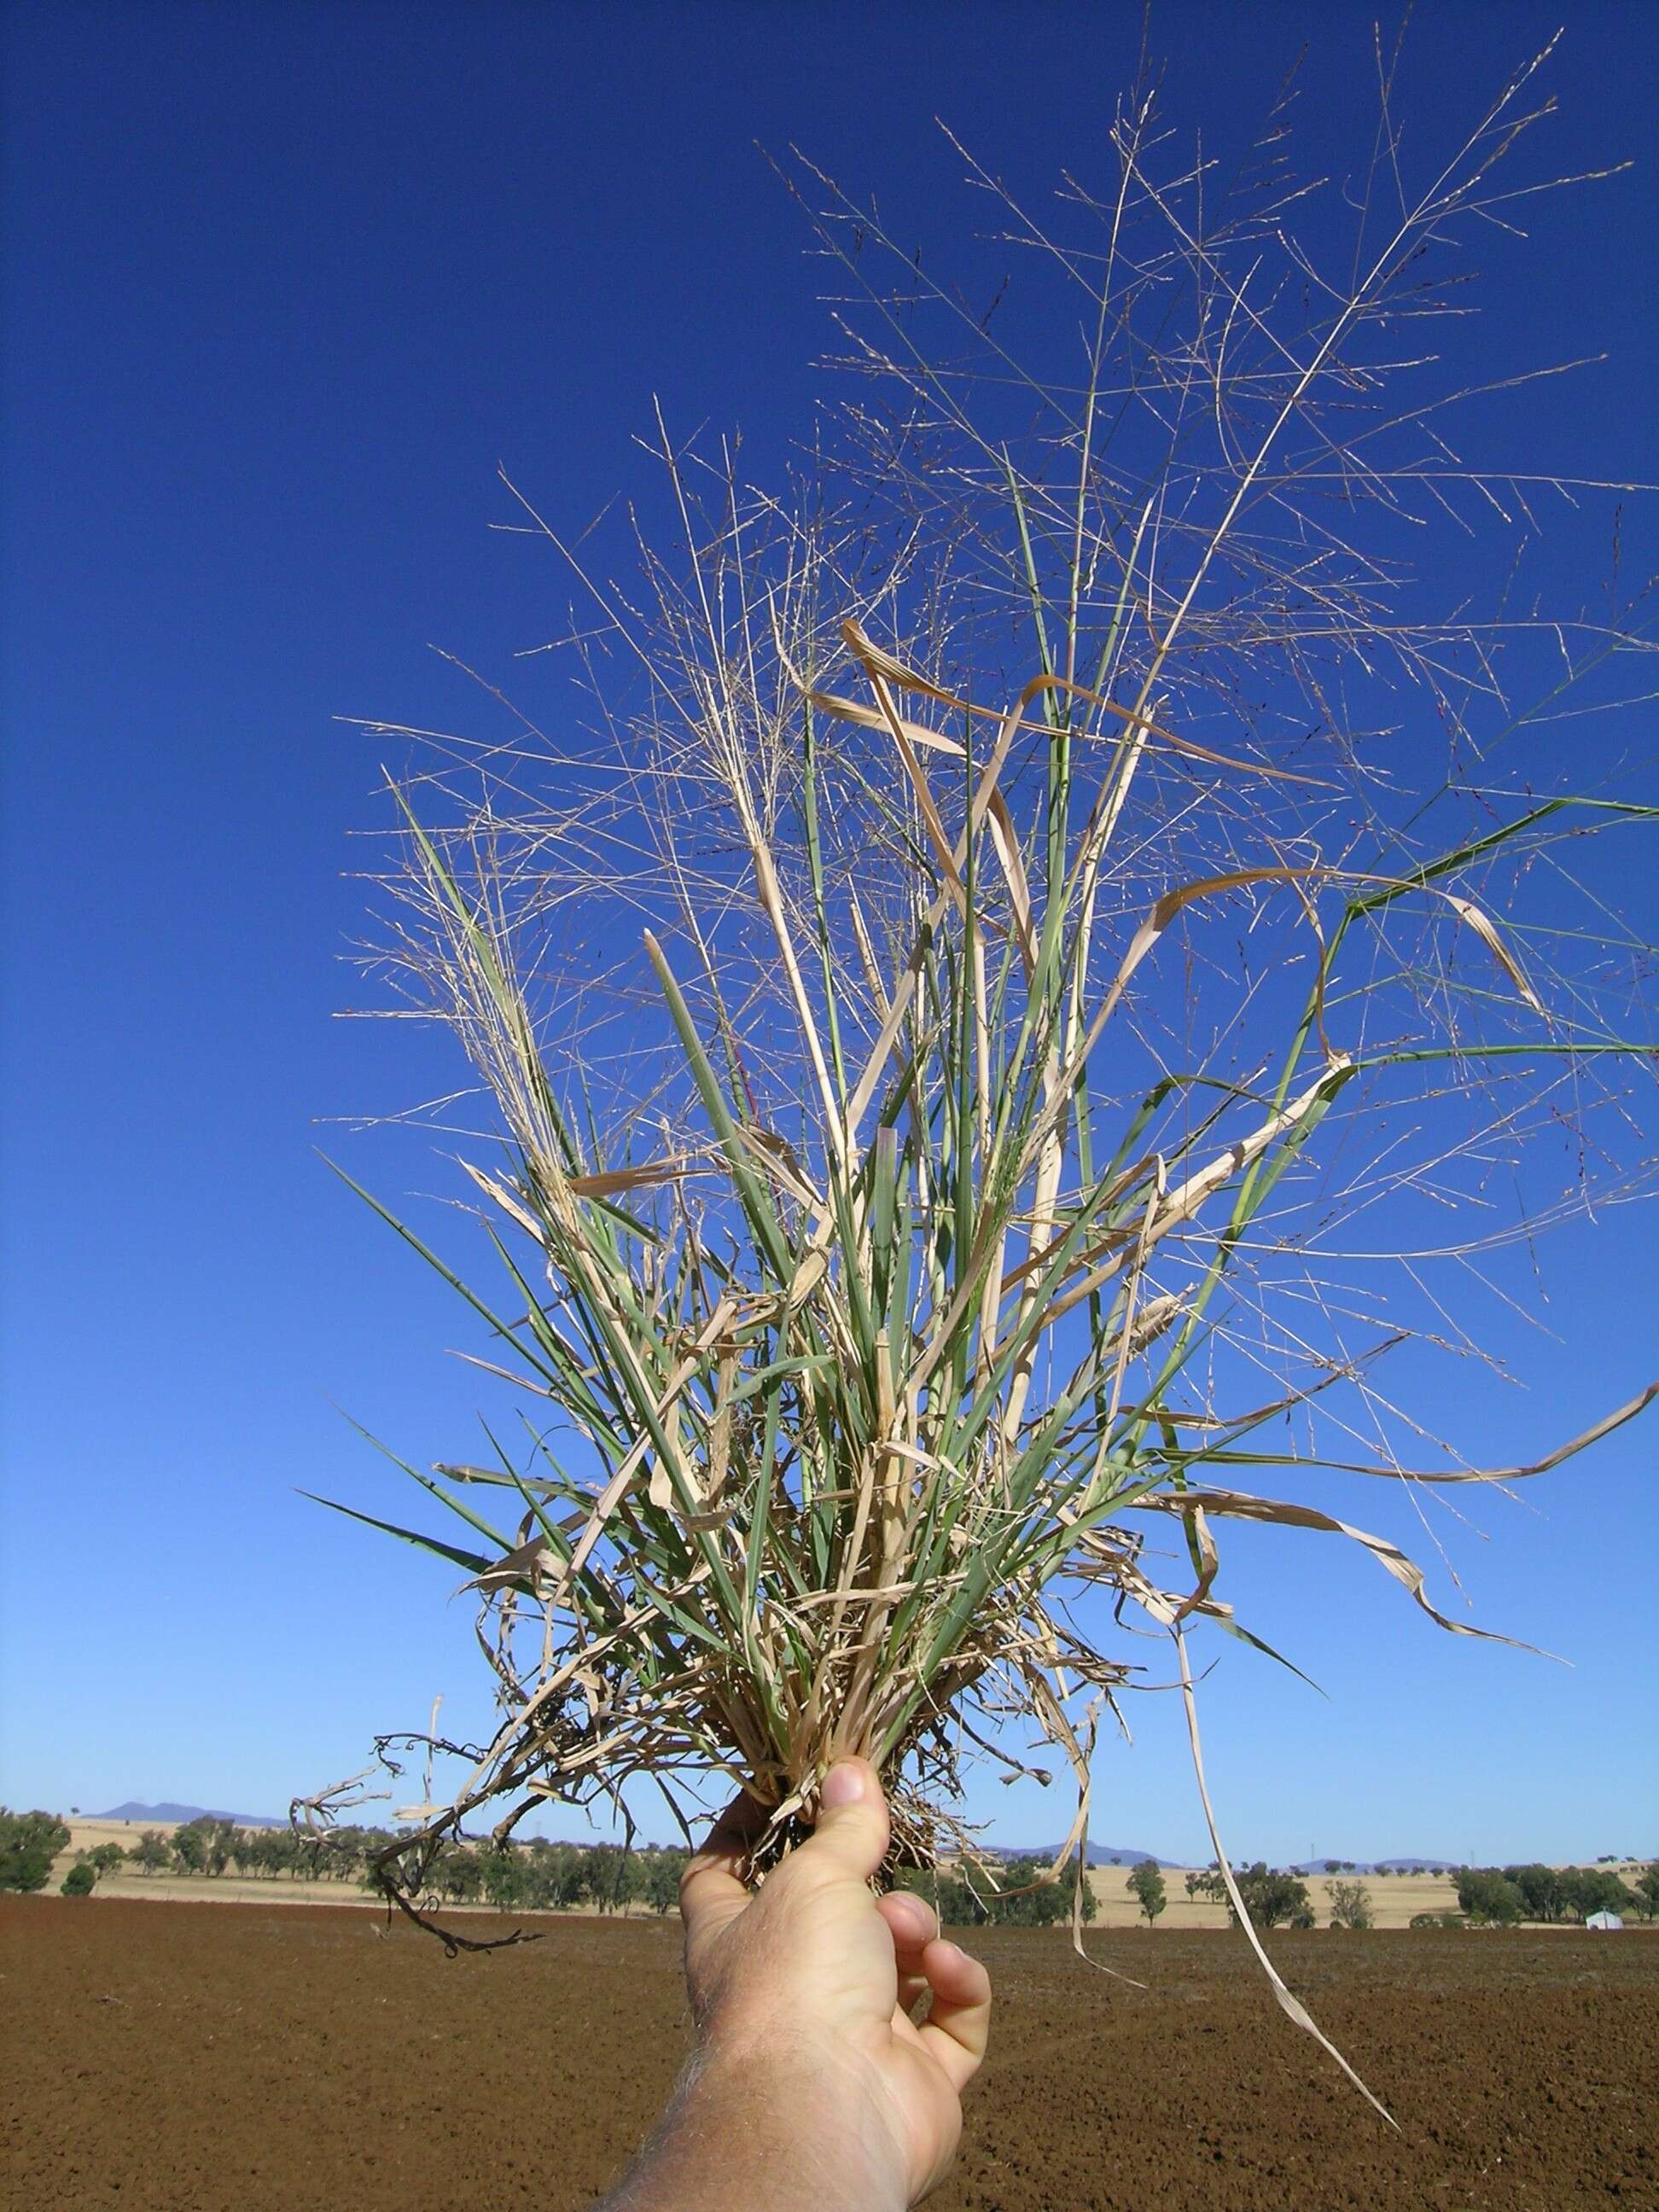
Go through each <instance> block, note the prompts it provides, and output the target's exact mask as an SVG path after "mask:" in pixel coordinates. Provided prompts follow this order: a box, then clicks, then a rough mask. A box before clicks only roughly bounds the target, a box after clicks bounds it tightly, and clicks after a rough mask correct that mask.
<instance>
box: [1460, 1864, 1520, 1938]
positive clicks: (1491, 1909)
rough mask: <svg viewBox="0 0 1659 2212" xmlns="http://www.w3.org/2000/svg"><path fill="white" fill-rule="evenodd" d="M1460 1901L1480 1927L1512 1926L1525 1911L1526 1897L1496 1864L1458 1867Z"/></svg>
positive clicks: (1471, 1918) (1464, 1909)
mask: <svg viewBox="0 0 1659 2212" xmlns="http://www.w3.org/2000/svg"><path fill="white" fill-rule="evenodd" d="M1457 1902H1458V1904H1459V1905H1461V1906H1462V1909H1463V1911H1465V1912H1467V1913H1468V1916H1469V1918H1470V1920H1471V1921H1472V1922H1473V1923H1474V1924H1475V1926H1477V1927H1491V1928H1513V1927H1514V1926H1515V1924H1516V1922H1517V1921H1518V1920H1520V1919H1521V1918H1522V1916H1523V1914H1524V1913H1525V1911H1526V1899H1524V1898H1523V1897H1522V1894H1521V1892H1520V1890H1519V1889H1518V1887H1516V1884H1515V1883H1514V1882H1512V1881H1510V1879H1509V1877H1508V1875H1504V1874H1500V1873H1499V1871H1498V1869H1497V1868H1496V1867H1459V1868H1458V1869H1457Z"/></svg>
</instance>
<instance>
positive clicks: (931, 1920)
mask: <svg viewBox="0 0 1659 2212" xmlns="http://www.w3.org/2000/svg"><path fill="white" fill-rule="evenodd" d="M876 1910H877V1911H878V1912H879V1913H880V1915H881V1917H882V1918H883V1919H884V1921H885V1922H886V1923H887V1925H888V1927H889V1928H890V1929H891V1930H892V1935H893V1948H894V1949H895V1950H896V1952H897V1953H898V1956H899V1970H900V1972H906V1971H907V1970H908V1969H910V1968H911V1967H912V1966H919V1964H920V1958H921V1953H922V1952H923V1951H925V1950H926V1949H927V1946H928V1945H929V1944H930V1943H931V1942H933V1940H934V1938H935V1937H936V1936H938V1934H939V1915H938V1913H937V1912H935V1911H934V1910H933V1906H932V1905H929V1903H928V1902H927V1899H926V1898H925V1897H918V1896H917V1894H916V1893H915V1890H913V1889H895V1890H890V1891H889V1892H888V1893H887V1895H886V1896H885V1897H878V1899H876Z"/></svg>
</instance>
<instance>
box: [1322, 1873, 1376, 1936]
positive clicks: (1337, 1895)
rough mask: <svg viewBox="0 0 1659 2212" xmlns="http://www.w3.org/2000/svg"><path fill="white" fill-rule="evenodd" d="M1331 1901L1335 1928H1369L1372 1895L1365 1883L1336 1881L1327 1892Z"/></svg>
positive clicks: (1332, 1922)
mask: <svg viewBox="0 0 1659 2212" xmlns="http://www.w3.org/2000/svg"><path fill="white" fill-rule="evenodd" d="M1326 1894H1327V1896H1328V1897H1329V1899H1330V1900H1331V1925H1332V1927H1333V1928H1369V1927H1370V1925H1371V1893H1370V1890H1368V1889H1367V1888H1366V1887H1365V1885H1364V1882H1363V1881H1336V1882H1332V1883H1330V1884H1329V1885H1328V1887H1327V1890H1326Z"/></svg>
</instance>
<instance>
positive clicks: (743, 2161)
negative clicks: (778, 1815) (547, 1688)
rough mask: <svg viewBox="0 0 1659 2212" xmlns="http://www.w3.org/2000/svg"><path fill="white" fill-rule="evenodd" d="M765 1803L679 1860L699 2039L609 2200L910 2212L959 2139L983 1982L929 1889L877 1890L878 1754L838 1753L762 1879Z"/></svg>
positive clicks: (741, 1808) (986, 1990)
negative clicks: (948, 1936)
mask: <svg viewBox="0 0 1659 2212" xmlns="http://www.w3.org/2000/svg"><path fill="white" fill-rule="evenodd" d="M765 1817H766V1816H765V1814H764V1813H763V1811H762V1810H761V1809H760V1808H758V1807H757V1806H756V1805H754V1804H753V1802H751V1801H750V1800H747V1799H742V1798H740V1799H739V1800H738V1802H737V1803H736V1804H735V1805H734V1806H732V1808H731V1809H730V1810H729V1811H728V1812H727V1813H726V1816H725V1817H724V1819H722V1820H720V1823H719V1824H718V1826H716V1827H715V1829H714V1832H713V1833H712V1834H711V1835H710V1837H709V1838H708V1843H707V1844H705V1845H704V1847H703V1849H702V1850H701V1851H699V1852H698V1854H697V1856H696V1858H694V1859H693V1860H692V1862H691V1863H690V1866H689V1867H688V1868H687V1869H686V1874H685V1879H684V1882H683V1883H682V1884H681V1888H680V1910H681V1913H682V1915H683V1917H684V1922H685V1972H686V1983H687V1986H688V1988H689V1990H690V1997H691V2008H692V2014H693V2016H694V2018H695V2020H696V2024H697V2029H698V2038H699V2047H698V2051H697V2053H696V2057H695V2058H694V2060H693V2063H692V2065H691V2067H690V2070H689V2072H688V2074H687V2075H686V2078H685V2081H684V2084H683V2086H682V2087H681V2089H680V2091H679V2093H678V2095H677V2097H676V2100H675V2102H674V2105H673V2106H671V2108H670V2111H669V2113H668V2115H667V2117H666V2118H665V2122H664V2124H663V2126H662V2128H661V2129H660V2130H659V2133H658V2135H657V2136H656V2137H655V2138H654V2140H653V2143H652V2144H651V2145H650V2146H648V2147H647V2150H646V2152H645V2153H644V2154H643V2155H642V2157H641V2161H640V2163H639V2165H638V2166H636V2167H635V2169H634V2170H633V2172H631V2173H630V2175H629V2177H628V2179H626V2180H625V2181H624V2182H623V2185H622V2186H621V2188H620V2189H619V2190H618V2191H617V2194H616V2196H615V2197H614V2198H612V2199H609V2200H607V2203H608V2204H609V2205H610V2206H611V2212H655V2208H658V2207H662V2208H668V2207H672V2208H673V2212H705V2208H707V2212H714V2208H716V2207H719V2208H720V2212H750V2207H751V2206H753V2207H759V2206H761V2205H763V2204H764V2205H765V2206H767V2207H768V2208H769V2212H773V2209H774V2208H779V2207H782V2206H793V2205H797V2204H799V2205H800V2206H802V2207H807V2206H810V2207H812V2208H813V2212H901V2208H902V2207H904V2206H907V2205H910V2204H915V2203H918V2202H919V2201H920V2200H921V2198H922V2197H925V2196H926V2195H927V2192H928V2191H929V2190H930V2189H932V2188H933V2185H935V2183H936V2182H938V2181H939V2179H940V2177H941V2175H942V2174H943V2173H944V2172H945V2169H946V2167H947V2166H949V2164H950V2162H951V2155H952V2154H953V2153H954V2151H955V2149H956V2147H957V2139H958V2137H959V2136H960V2135H961V2133H962V2106H961V2102H960V2100H961V2095H962V2092H963V2089H964V2088H965V2087H967V2085H968V2083H969V2081H970V2080H971V2079H972V2078H973V2076H974V2075H975V2073H976V2072H977V2071H978V2069H979V2064H980V2061H981V2059H982V2058H983V2057H984V2055H985V2045H986V2040H987V2034H988V2032H989V2028H990V2017H991V1983H990V1978H989V1976H988V1975H987V1973H986V1971H985V1969H984V1967H983V1966H981V1965H980V1963H979V1961H978V1960H975V1959H970V1958H969V1956H968V1955H967V1954H966V1953H965V1952H963V1951H961V1950H958V1949H957V1946H956V1945H955V1944H954V1943H947V1942H943V1941H941V1940H940V1937H939V1921H938V1918H937V1917H936V1915H935V1914H934V1912H933V1908H932V1906H931V1905H928V1904H927V1902H926V1901H925V1900H924V1899H921V1898H920V1897H916V1896H913V1895H911V1894H910V1893H908V1892H902V1891H896V1892H894V1893H892V1894H890V1895H889V1896H885V1897H878V1896H876V1895H875V1894H874V1893H873V1892H872V1890H871V1888H870V1887H869V1880H870V1877H871V1875H873V1874H874V1873H875V1871H876V1869H878V1867H879V1866H880V1864H881V1863H882V1860H883V1859H884V1857H885V1856H886V1852H887V1841H888V1817H887V1806H886V1802H885V1800H884V1797H883V1795H882V1790H881V1784H880V1782H879V1780H878V1778H877V1775H876V1771H875V1769H874V1768H873V1767H872V1765H870V1764H869V1763H868V1761H867V1760H865V1759H842V1760H841V1761H839V1762H838V1763H837V1764H836V1765H835V1766H834V1767H832V1768H831V1770H830V1771H829V1775H828V1776H827V1778H825V1782H824V1786H823V1799H822V1802H821V1806H820V1810H819V1814H818V1823H817V1827H816V1829H815V1830H814V1832H813V1833H812V1834H811V1836H810V1837H809V1838H808V1839H807V1840H806V1841H805V1843H804V1844H800V1845H799V1848H798V1849H796V1850H794V1851H793V1852H792V1853H791V1854H790V1856H789V1857H787V1859H785V1860H784V1861H783V1862H782V1863H781V1864H780V1865H779V1866H777V1867H776V1868H775V1869H774V1870H773V1871H772V1873H771V1874H769V1875H768V1876H767V1879H766V1881H765V1883H764V1884H763V1887H761V1889H760V1890H759V1891H758V1892H750V1890H748V1889H747V1888H745V1887H744V1883H743V1881H742V1879H741V1877H740V1875H739V1873H738V1869H739V1867H740V1866H741V1864H742V1863H743V1861H744V1857H746V1855H747V1852H748V1850H749V1848H750V1845H751V1844H752V1843H753V1841H754V1839H755V1838H756V1836H757V1833H758V1832H759V1830H760V1828H761V1827H762V1826H763V1825H764V1822H765ZM924 1993H931V1996H932V2005H931V2008H930V2012H929V2015H928V2017H927V2020H926V2021H924V2023H923V2024H922V2025H921V2027H917V2026H916V2025H915V2022H914V2021H912V2019H911V2017H910V2012H911V2008H912V2007H913V2006H914V2005H915V2004H916V2002H918V2000H919V1999H920V1998H921V1996H923V1994H924Z"/></svg>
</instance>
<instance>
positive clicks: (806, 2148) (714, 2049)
mask: <svg viewBox="0 0 1659 2212" xmlns="http://www.w3.org/2000/svg"><path fill="white" fill-rule="evenodd" d="M761 2201H764V2202H765V2203H767V2204H768V2206H769V2207H770V2208H773V2212H904V2208H905V2206H906V2205H907V2203H908V2185H907V2175H906V2171H905V2160H904V2155H903V2152H902V2148H901V2147H900V2144H899V2142H898V2140H897V2137H896V2133H895V2131H894V2130H893V2129H892V2128H891V2127H890V2125H889V2124H888V2120H887V2116H886V2114H885V2112H884V2100H883V2094H882V2091H881V2088H880V2085H879V2083H878V2082H874V2081H867V2080H866V2079H864V2078H862V2076H861V2075H860V2070H859V2069H856V2068H853V2069H849V2068H848V2067H847V2066H846V2065H845V2063H842V2062H840V2061H838V2060H837V2059H836V2057H835V2056H834V2055H833V2054H829V2053H825V2052H822V2051H808V2050H803V2049H800V2048H798V2047H794V2046H792V2045H786V2044H781V2043H780V2042H779V2041H778V2040H777V2039H776V2038H775V2037H774V2038H771V2039H763V2038H749V2037H738V2036H723V2035H719V2034H716V2035H714V2036H712V2037H709V2038H708V2039H706V2040H705V2041H704V2042H703V2043H702V2045H701V2046H700V2047H699V2048H698V2050H697V2051H696V2052H695V2053H694V2054H693V2056H692V2058H691V2061H690V2064H689V2065H688V2066H687V2068H686V2069H685V2072H684V2075H682V2076H681V2079H680V2082H679V2086H678V2088H677V2090H676V2091H675V2093H674V2097H673V2100H672V2102H671V2104H670V2106H669V2108H668V2110H667V2112H665V2114H664V2116H663V2120H662V2124H661V2125H660V2126H659V2129H658V2130H657V2132H656V2134H655V2135H654V2136H653V2137H652V2138H651V2140H650V2142H648V2143H647V2145H646V2147H645V2148H644V2150H643V2151H642V2152H641V2154H640V2156H639V2158H638V2160H636V2161H635V2164H634V2166H632V2167H630V2168H629V2172H628V2174H627V2175H626V2177H625V2178H624V2179H623V2181H622V2183H621V2184H620V2185H618V2187H617V2190H616V2191H615V2192H614V2194H613V2195H611V2196H610V2197H607V2198H606V2199H605V2204H604V2205H603V2206H602V2207H601V2208H599V2212H730V2208H731V2206H732V2204H733V2203H759V2202H761Z"/></svg>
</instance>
